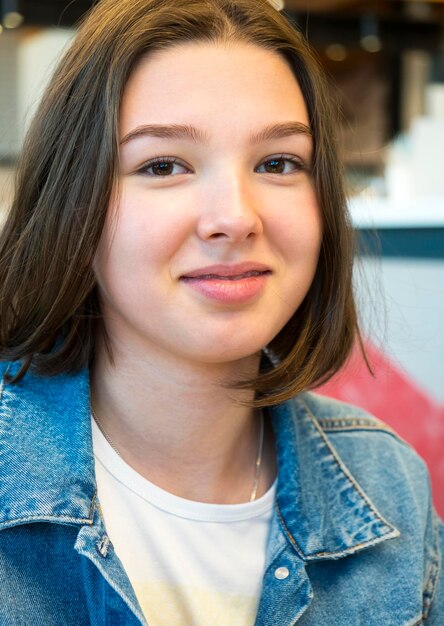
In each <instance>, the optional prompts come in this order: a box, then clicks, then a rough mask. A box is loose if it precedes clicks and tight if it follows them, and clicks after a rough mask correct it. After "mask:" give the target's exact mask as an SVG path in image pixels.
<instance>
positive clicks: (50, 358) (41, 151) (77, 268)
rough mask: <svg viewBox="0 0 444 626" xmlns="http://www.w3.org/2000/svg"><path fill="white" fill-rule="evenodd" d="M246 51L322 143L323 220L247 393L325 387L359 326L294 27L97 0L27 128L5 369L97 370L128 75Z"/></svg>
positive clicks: (177, 3)
mask: <svg viewBox="0 0 444 626" xmlns="http://www.w3.org/2000/svg"><path fill="white" fill-rule="evenodd" d="M196 40H197V41H210V42H216V41H241V42H246V43H252V44H255V45H258V46H260V47H262V48H266V49H269V50H272V51H275V52H278V53H279V54H281V55H282V56H284V57H285V58H286V59H287V61H288V62H289V63H290V64H291V67H292V69H293V71H294V74H295V76H296V78H297V80H298V82H299V85H300V87H301V90H302V93H303V95H304V98H305V101H306V105H307V108H308V112H309V117H310V124H311V128H312V132H313V137H314V162H313V174H312V175H313V180H314V184H315V188H316V192H317V197H318V202H319V206H320V209H321V212H322V216H323V227H324V232H323V240H322V246H321V253H320V259H319V263H318V268H317V271H316V275H315V278H314V281H313V284H312V285H311V288H310V290H309V292H308V294H307V296H306V298H305V299H304V301H303V303H302V304H301V306H300V307H299V309H298V310H297V311H296V312H295V314H294V315H293V317H292V318H291V320H290V321H289V322H288V323H287V324H286V325H285V327H284V328H283V329H282V330H281V332H280V333H279V334H278V335H277V337H275V339H274V340H273V341H272V343H271V344H270V346H269V350H270V352H271V354H272V355H273V360H274V364H273V366H271V365H270V363H269V361H267V360H265V359H264V361H263V363H262V367H261V373H260V375H259V376H258V377H257V378H255V379H254V380H253V381H248V383H245V382H244V383H242V384H241V386H245V385H246V384H248V385H249V386H250V387H252V388H253V389H255V391H256V398H257V400H258V402H259V403H260V404H264V405H265V404H270V403H275V402H278V401H281V400H283V399H286V398H288V397H290V396H292V395H294V394H295V393H297V392H299V391H301V390H303V389H306V388H308V387H311V386H314V385H315V384H317V383H319V382H321V381H325V380H327V379H328V378H329V377H330V376H331V375H332V374H333V373H335V372H336V371H337V370H338V368H339V367H340V366H341V365H342V364H343V362H344V361H345V359H346V358H347V356H348V354H349V352H350V349H351V346H352V344H353V341H354V338H355V336H356V333H357V330H358V327H357V321H356V312H355V305H354V300H353V293H352V260H353V253H354V243H353V236H352V230H351V227H350V224H349V222H348V217H347V210H346V200H345V194H344V186H343V178H342V171H341V166H340V164H339V159H338V156H337V149H336V144H335V140H334V135H335V124H336V122H335V116H334V113H333V111H332V105H331V102H330V98H329V95H328V90H327V86H326V83H325V80H324V78H323V75H322V72H321V71H320V70H319V68H318V65H317V63H316V61H315V60H314V59H313V56H312V54H311V52H310V50H309V48H308V46H307V44H306V43H305V42H304V39H303V37H302V35H301V34H300V33H299V32H297V31H296V30H295V29H294V28H293V27H292V26H291V25H290V23H289V22H288V21H287V19H286V18H285V17H284V16H283V15H281V14H279V13H278V12H277V11H276V10H274V9H273V8H272V7H271V6H270V5H269V3H268V2H267V1H266V0H102V2H99V4H97V5H96V6H95V7H94V8H93V9H92V11H91V12H90V14H89V15H88V17H87V18H86V19H85V21H84V22H83V24H82V25H81V27H80V29H79V31H78V33H77V36H76V37H75V39H74V42H73V44H72V45H71V47H70V48H69V50H68V51H67V52H66V54H65V56H64V58H63V59H62V60H61V62H60V64H59V66H58V68H57V70H56V72H55V74H54V76H53V78H52V80H51V82H50V84H49V86H48V88H47V90H46V93H45V95H44V97H43V100H42V102H41V104H40V107H39V109H38V111H37V114H36V116H35V118H34V120H33V123H32V125H31V127H30V130H29V132H28V135H27V138H26V140H25V145H24V149H23V156H22V158H21V161H20V163H19V167H18V171H17V179H16V195H15V199H14V201H13V205H12V209H11V211H10V213H9V216H8V219H7V222H6V225H5V227H4V229H3V232H2V234H1V239H0V285H1V294H0V320H1V323H0V358H1V359H2V360H18V359H22V363H23V366H22V370H21V375H23V374H24V372H25V371H26V370H27V368H28V367H29V366H32V368H33V369H35V370H36V371H37V372H39V373H40V374H45V375H53V374H57V373H60V372H70V371H76V370H79V369H80V368H82V367H85V366H86V365H88V364H89V363H91V361H92V359H93V356H94V350H95V341H96V337H97V331H98V330H99V325H100V307H99V301H98V294H97V289H96V284H95V278H94V274H93V271H92V261H93V258H94V254H95V251H96V249H97V245H98V242H99V238H100V236H101V233H102V228H103V224H104V219H105V214H106V211H107V208H108V205H109V201H110V197H111V193H112V192H113V188H114V184H115V180H116V178H117V168H118V117H119V107H120V102H121V98H122V93H123V90H124V88H125V85H126V82H127V80H128V77H129V75H130V73H131V70H132V69H133V68H134V66H135V63H136V62H137V61H138V59H139V58H140V57H141V55H145V54H147V53H149V52H151V51H154V50H159V49H163V48H168V47H171V46H173V45H175V44H180V43H183V42H187V41H196ZM358 335H359V333H358Z"/></svg>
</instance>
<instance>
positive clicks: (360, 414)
mask: <svg viewBox="0 0 444 626" xmlns="http://www.w3.org/2000/svg"><path fill="white" fill-rule="evenodd" d="M292 402H294V404H295V409H296V410H295V411H294V415H295V419H296V420H298V419H299V418H300V417H301V416H303V415H304V417H303V418H302V419H307V417H308V419H310V421H311V422H312V423H313V425H314V428H315V429H316V431H317V432H318V433H319V435H320V436H321V438H322V439H323V440H324V441H325V442H326V445H327V446H328V447H329V449H330V453H331V455H332V457H334V458H335V462H336V463H337V464H338V466H340V467H341V468H342V470H343V471H344V472H345V473H346V475H348V476H349V478H350V480H351V481H353V482H354V483H355V484H356V486H357V488H358V489H359V490H360V491H361V492H362V493H363V494H364V496H365V498H366V499H367V500H368V501H370V502H371V503H372V505H374V507H375V508H376V509H377V510H378V511H379V512H380V514H381V515H382V516H383V517H384V518H385V519H386V520H388V521H389V522H390V523H391V524H392V525H393V526H394V527H395V528H397V529H398V531H399V533H400V536H399V538H398V540H397V541H396V542H395V543H396V544H397V545H398V546H399V547H398V549H397V548H396V547H395V544H394V545H393V546H390V548H389V549H393V550H394V551H396V554H397V555H398V557H399V550H401V551H402V553H403V555H405V556H406V559H407V560H406V562H407V564H408V565H407V567H408V568H409V569H410V570H411V571H412V570H413V569H415V567H416V568H418V575H419V574H420V573H422V576H423V587H422V594H423V618H424V619H425V618H426V617H428V619H427V623H430V624H435V623H436V624H438V623H440V624H441V623H444V622H443V621H440V620H443V619H444V617H443V616H444V575H443V574H442V572H441V569H442V555H443V552H444V528H443V524H442V522H441V520H439V518H438V516H437V515H436V512H435V510H434V507H433V501H432V493H431V486H430V477H429V473H428V470H427V466H426V464H425V462H424V461H423V459H422V458H421V457H420V456H419V455H418V454H417V453H416V452H415V450H414V449H413V448H412V447H411V446H410V445H409V444H408V443H407V442H405V441H404V440H403V439H402V438H401V437H399V436H398V435H397V434H396V432H395V431H394V430H393V429H391V428H390V427H389V426H388V425H387V424H385V423H384V422H383V421H381V420H379V419H378V418H376V417H374V416H373V415H371V414H369V413H367V412H366V411H364V410H363V409H361V408H358V407H356V406H353V405H350V404H346V403H343V402H340V401H338V400H334V399H331V398H327V397H323V396H321V395H318V394H315V393H312V392H307V393H303V394H300V395H299V396H298V397H297V398H295V399H294V400H293V401H292ZM429 612H430V615H429Z"/></svg>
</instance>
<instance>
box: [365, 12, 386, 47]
mask: <svg viewBox="0 0 444 626" xmlns="http://www.w3.org/2000/svg"><path fill="white" fill-rule="evenodd" d="M360 27H361V28H360V30H361V38H360V43H361V48H363V49H364V50H366V51H367V52H379V51H380V50H382V42H381V38H380V36H379V27H378V21H377V19H376V18H375V16H374V15H363V16H361V21H360Z"/></svg>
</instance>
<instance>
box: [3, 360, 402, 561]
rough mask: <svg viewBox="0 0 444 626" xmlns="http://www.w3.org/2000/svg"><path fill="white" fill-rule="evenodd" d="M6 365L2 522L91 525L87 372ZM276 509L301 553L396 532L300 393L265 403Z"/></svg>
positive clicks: (311, 555) (319, 555) (329, 554)
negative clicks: (47, 373) (14, 379)
mask: <svg viewBox="0 0 444 626" xmlns="http://www.w3.org/2000/svg"><path fill="white" fill-rule="evenodd" d="M18 367H19V365H18V364H12V365H9V366H7V364H4V363H3V364H0V374H1V378H2V383H1V387H0V476H1V481H0V529H1V528H5V527H8V526H13V525H16V524H21V523H27V522H32V521H49V522H50V521H53V522H59V523H66V524H92V519H93V508H94V500H95V493H96V486H95V476H94V456H93V450H92V436H91V419H90V402H89V376H88V372H87V370H84V371H82V372H80V373H78V374H74V375H61V376H54V377H47V378H42V377H40V376H37V375H34V374H33V373H32V372H28V373H27V374H26V375H25V377H24V378H23V379H22V380H21V381H20V382H19V383H17V384H8V383H7V382H6V381H5V376H4V374H5V373H6V371H7V372H8V373H9V374H11V375H14V373H15V372H16V371H17V369H18ZM269 413H270V415H271V417H272V422H273V427H274V430H275V436H276V446H277V454H278V467H279V478H278V489H277V497H276V504H277V511H278V515H279V519H280V522H281V526H282V528H283V530H284V532H285V534H286V537H287V539H288V540H289V541H290V543H291V545H292V546H293V548H294V549H295V550H296V552H297V553H298V554H299V556H300V557H301V558H303V559H304V560H316V559H326V558H327V559H328V558H339V557H341V556H345V555H347V554H350V553H353V552H356V551H357V550H360V549H361V548H365V547H368V546H370V545H372V544H375V543H379V542H381V541H383V540H385V539H389V538H392V537H396V536H398V534H399V532H398V531H397V530H396V529H395V528H394V527H393V526H391V525H390V524H389V523H387V522H386V521H385V520H384V518H383V517H382V516H381V515H380V513H379V512H378V511H377V510H376V508H375V506H374V505H373V504H372V502H371V501H370V499H369V498H368V497H367V496H366V494H365V493H364V492H363V490H362V489H361V488H360V487H359V485H358V484H357V483H356V481H355V480H354V478H353V476H352V475H351V474H350V473H349V471H348V470H347V468H346V467H345V465H344V464H343V462H342V461H341V459H340V458H339V456H338V454H337V453H336V451H335V450H334V448H333V447H332V445H331V444H330V442H329V441H328V439H327V437H326V436H325V435H324V433H323V431H322V429H321V428H320V426H319V424H318V423H317V421H316V419H315V417H314V416H313V415H312V414H311V412H310V410H309V409H308V407H307V405H306V404H305V402H304V399H303V395H302V396H300V397H298V398H296V399H295V400H293V401H291V402H287V403H285V404H282V405H280V406H278V407H272V408H270V409H269Z"/></svg>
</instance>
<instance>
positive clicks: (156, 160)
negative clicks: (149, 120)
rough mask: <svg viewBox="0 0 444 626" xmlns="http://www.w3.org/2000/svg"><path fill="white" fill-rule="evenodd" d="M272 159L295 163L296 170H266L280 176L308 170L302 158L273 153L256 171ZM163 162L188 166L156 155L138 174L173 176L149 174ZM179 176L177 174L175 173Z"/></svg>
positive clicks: (177, 160)
mask: <svg viewBox="0 0 444 626" xmlns="http://www.w3.org/2000/svg"><path fill="white" fill-rule="evenodd" d="M272 161H286V162H287V163H291V164H292V165H294V166H295V167H294V170H292V171H291V172H287V173H278V172H265V173H268V174H277V175H278V176H288V175H289V174H293V173H295V172H300V171H305V170H307V168H306V166H305V164H304V162H303V161H301V159H298V158H296V157H294V156H292V155H290V154H279V155H273V156H270V157H268V158H267V159H265V160H264V161H262V162H261V163H260V165H258V166H257V167H256V168H255V171H256V172H257V169H258V168H259V167H262V166H263V165H265V164H267V163H271V162H272ZM163 163H168V164H171V165H174V164H178V165H181V166H182V167H184V168H186V165H184V164H183V163H182V162H181V161H180V159H178V158H176V157H173V156H162V157H155V158H153V159H150V160H149V161H148V162H147V163H145V165H143V166H142V167H141V168H140V169H139V170H138V171H137V173H138V174H145V175H148V176H151V177H153V178H168V177H169V176H172V174H166V175H164V176H162V175H161V174H159V175H157V174H148V170H149V168H151V167H153V166H155V165H157V164H163ZM175 175H176V176H177V174H175Z"/></svg>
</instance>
